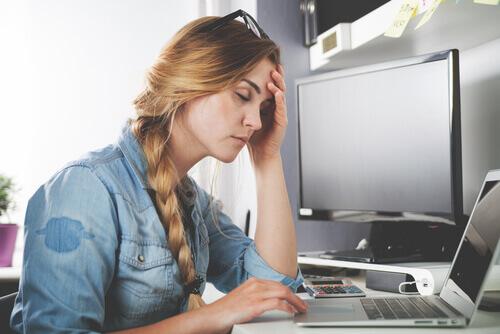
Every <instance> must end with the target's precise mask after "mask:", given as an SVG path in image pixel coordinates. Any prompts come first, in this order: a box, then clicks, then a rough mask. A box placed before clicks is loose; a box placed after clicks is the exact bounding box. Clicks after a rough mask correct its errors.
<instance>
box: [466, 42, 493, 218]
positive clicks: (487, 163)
mask: <svg viewBox="0 0 500 334" xmlns="http://www.w3.org/2000/svg"><path fill="white" fill-rule="evenodd" d="M499 55H500V39H497V40H494V41H491V42H489V43H485V44H483V45H480V46H478V47H475V48H472V49H469V50H465V51H463V52H461V53H460V81H461V82H460V91H461V111H462V112H461V114H462V117H461V119H462V161H463V163H462V164H463V166H462V167H463V181H464V183H463V190H464V212H465V213H466V214H470V213H471V211H472V207H473V206H474V202H475V200H476V197H477V195H478V193H479V190H480V188H481V185H482V182H483V179H484V176H485V175H486V172H487V171H488V170H489V169H498V168H500V149H499V146H500V63H499V62H498V56H499Z"/></svg>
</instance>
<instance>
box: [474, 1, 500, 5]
mask: <svg viewBox="0 0 500 334" xmlns="http://www.w3.org/2000/svg"><path fill="white" fill-rule="evenodd" d="M474 2H475V3H480V4H483V5H493V6H494V5H498V4H499V3H500V0H474Z"/></svg>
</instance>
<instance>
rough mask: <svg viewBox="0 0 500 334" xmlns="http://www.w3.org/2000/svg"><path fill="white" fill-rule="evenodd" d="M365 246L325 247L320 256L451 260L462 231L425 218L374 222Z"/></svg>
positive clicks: (370, 260) (399, 260) (379, 260)
mask: <svg viewBox="0 0 500 334" xmlns="http://www.w3.org/2000/svg"><path fill="white" fill-rule="evenodd" d="M371 225H372V226H371V228H370V235H369V237H368V247H367V248H366V249H352V250H337V251H326V252H325V253H324V254H323V255H322V256H321V257H323V258H327V259H331V260H341V261H354V262H364V263H403V262H435V261H438V262H443V261H444V262H448V261H451V259H452V258H453V255H454V254H455V252H456V249H457V246H458V242H459V241H460V236H461V233H460V232H459V228H457V226H456V225H450V224H443V223H434V222H424V221H375V222H371Z"/></svg>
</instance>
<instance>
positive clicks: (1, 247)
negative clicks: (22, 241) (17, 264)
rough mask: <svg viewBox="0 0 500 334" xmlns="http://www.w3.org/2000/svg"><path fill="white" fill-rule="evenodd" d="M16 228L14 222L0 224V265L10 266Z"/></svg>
mask: <svg viewBox="0 0 500 334" xmlns="http://www.w3.org/2000/svg"><path fill="white" fill-rule="evenodd" d="M17 229H18V226H17V225H16V224H0V267H10V266H12V255H13V254H14V248H15V245H16V237H17Z"/></svg>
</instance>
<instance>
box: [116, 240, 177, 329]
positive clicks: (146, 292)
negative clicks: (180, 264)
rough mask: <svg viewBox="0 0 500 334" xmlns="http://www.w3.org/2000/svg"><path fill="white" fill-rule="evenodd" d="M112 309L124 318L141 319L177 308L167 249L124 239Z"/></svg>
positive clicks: (120, 251) (169, 256)
mask: <svg viewBox="0 0 500 334" xmlns="http://www.w3.org/2000/svg"><path fill="white" fill-rule="evenodd" d="M118 260H119V261H118V264H117V269H116V270H117V271H116V275H115V280H116V281H115V283H116V284H115V287H114V289H112V290H113V291H112V296H111V299H112V303H113V305H110V307H112V308H114V309H115V311H117V312H118V313H120V314H121V315H122V316H124V317H126V318H130V319H141V318H146V317H150V316H153V315H154V314H155V313H158V312H160V311H162V312H164V311H166V310H167V309H169V308H175V307H176V306H175V301H173V300H171V299H172V295H173V290H174V287H173V286H174V278H173V268H172V266H173V258H172V253H171V252H170V250H169V249H168V248H166V246H163V245H160V244H158V243H155V242H150V241H147V240H129V239H122V242H121V245H120V248H119V256H118Z"/></svg>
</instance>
